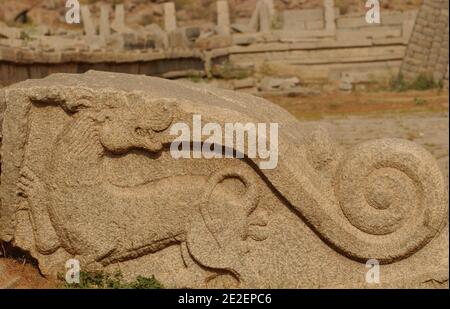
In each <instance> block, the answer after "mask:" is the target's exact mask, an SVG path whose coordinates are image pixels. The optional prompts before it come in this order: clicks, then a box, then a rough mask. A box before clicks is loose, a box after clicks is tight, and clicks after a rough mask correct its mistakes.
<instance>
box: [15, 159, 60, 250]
mask: <svg viewBox="0 0 450 309" xmlns="http://www.w3.org/2000/svg"><path fill="white" fill-rule="evenodd" d="M17 186H18V188H19V194H20V195H22V196H23V197H25V198H27V201H28V205H29V211H30V219H31V223H32V226H33V230H34V236H35V242H36V248H37V250H38V251H39V252H40V253H42V254H51V253H53V252H55V251H56V250H57V249H58V248H59V239H58V236H57V235H56V232H55V230H54V228H53V226H52V223H51V221H50V217H49V214H48V210H47V201H48V199H47V197H46V188H45V184H44V183H43V182H42V181H41V180H40V179H39V178H38V177H37V176H36V175H35V174H34V173H33V172H32V171H31V170H30V169H29V168H28V167H24V168H23V169H22V171H21V175H20V178H19V182H18V183H17Z"/></svg>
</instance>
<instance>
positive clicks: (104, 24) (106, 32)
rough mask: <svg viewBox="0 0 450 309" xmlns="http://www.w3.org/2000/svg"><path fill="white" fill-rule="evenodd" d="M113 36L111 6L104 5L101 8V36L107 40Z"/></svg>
mask: <svg viewBox="0 0 450 309" xmlns="http://www.w3.org/2000/svg"><path fill="white" fill-rule="evenodd" d="M110 35H111V29H110V27H109V5H108V4H102V6H101V7H100V36H101V37H102V38H104V39H107V38H108V37H109V36H110Z"/></svg>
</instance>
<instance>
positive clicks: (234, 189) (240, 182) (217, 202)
mask: <svg viewBox="0 0 450 309" xmlns="http://www.w3.org/2000/svg"><path fill="white" fill-rule="evenodd" d="M258 199H259V188H258V184H257V180H256V177H255V176H254V175H253V173H252V171H248V170H245V169H242V170H236V169H226V170H221V171H218V172H216V173H214V174H213V175H212V176H211V177H210V178H209V180H208V182H207V185H206V189H205V191H204V196H203V198H202V201H201V202H200V203H199V206H198V214H197V215H195V216H194V218H193V220H192V223H191V227H190V231H189V233H188V237H187V247H188V250H189V253H190V255H191V256H192V257H193V259H194V260H195V261H197V262H198V263H199V264H201V265H202V266H204V267H207V268H209V269H216V270H219V271H220V272H223V271H226V272H228V273H230V274H232V275H233V276H234V277H235V278H236V279H237V280H238V281H239V282H241V283H243V281H247V282H248V281H249V280H250V277H251V274H248V273H246V267H244V266H243V255H245V253H247V252H248V247H247V243H246V241H247V240H248V238H252V239H256V240H264V239H265V236H264V235H263V233H261V230H260V229H259V228H257V227H263V226H265V225H267V221H266V220H265V218H264V216H260V217H259V218H258V217H257V216H253V215H252V214H253V213H254V212H255V210H256V207H257V205H258Z"/></svg>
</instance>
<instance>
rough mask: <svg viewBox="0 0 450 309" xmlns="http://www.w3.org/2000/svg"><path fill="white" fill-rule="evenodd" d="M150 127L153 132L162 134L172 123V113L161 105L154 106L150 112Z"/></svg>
mask: <svg viewBox="0 0 450 309" xmlns="http://www.w3.org/2000/svg"><path fill="white" fill-rule="evenodd" d="M152 114H153V115H152V120H151V124H150V125H151V127H152V129H153V131H155V132H162V131H164V130H166V129H167V128H168V127H169V126H170V125H171V124H172V121H173V114H172V111H171V110H170V109H169V107H168V106H166V105H165V104H163V103H159V104H156V105H155V109H154V111H152Z"/></svg>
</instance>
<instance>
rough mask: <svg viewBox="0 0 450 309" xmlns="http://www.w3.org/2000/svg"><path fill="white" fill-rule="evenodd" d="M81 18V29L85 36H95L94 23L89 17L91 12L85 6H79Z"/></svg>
mask: <svg viewBox="0 0 450 309" xmlns="http://www.w3.org/2000/svg"><path fill="white" fill-rule="evenodd" d="M81 18H82V20H83V28H84V33H85V34H86V36H95V34H96V29H95V25H94V21H93V20H92V17H91V11H90V10H89V7H88V6H86V5H82V6H81Z"/></svg>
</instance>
